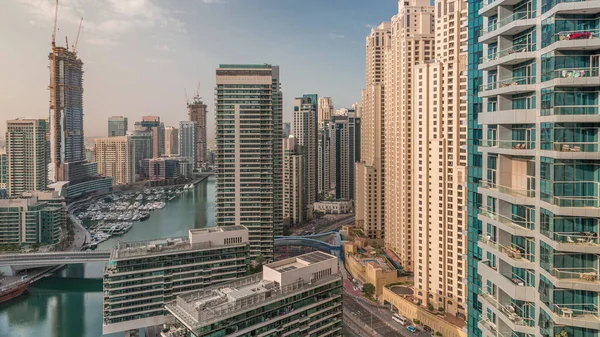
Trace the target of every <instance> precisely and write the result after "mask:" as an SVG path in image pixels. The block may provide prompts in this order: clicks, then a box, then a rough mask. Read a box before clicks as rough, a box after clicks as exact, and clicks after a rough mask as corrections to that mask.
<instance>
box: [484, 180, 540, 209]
mask: <svg viewBox="0 0 600 337" xmlns="http://www.w3.org/2000/svg"><path fill="white" fill-rule="evenodd" d="M479 192H480V193H484V194H487V195H490V196H493V197H496V198H500V199H502V200H505V201H508V202H510V203H511V204H520V205H533V204H534V203H535V201H534V200H533V198H535V190H529V189H526V188H517V187H512V186H502V185H498V184H496V183H495V182H492V181H487V180H482V181H480V182H479Z"/></svg>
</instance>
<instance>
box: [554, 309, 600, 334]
mask: <svg viewBox="0 0 600 337" xmlns="http://www.w3.org/2000/svg"><path fill="white" fill-rule="evenodd" d="M552 316H553V320H554V324H557V325H569V326H577V327H584V328H588V329H596V330H598V328H600V314H599V312H598V306H597V305H596V304H594V303H589V304H588V303H576V304H554V305H553V306H552Z"/></svg>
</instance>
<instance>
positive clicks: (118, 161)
mask: <svg viewBox="0 0 600 337" xmlns="http://www.w3.org/2000/svg"><path fill="white" fill-rule="evenodd" d="M94 152H95V158H96V160H95V162H96V164H98V173H100V174H101V175H103V176H105V177H112V178H113V181H114V183H115V184H116V185H121V184H131V183H134V182H135V144H134V142H133V141H132V140H131V137H129V136H120V137H107V138H96V145H95V151H94Z"/></svg>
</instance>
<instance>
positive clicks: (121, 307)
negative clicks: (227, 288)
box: [102, 226, 249, 334]
mask: <svg viewBox="0 0 600 337" xmlns="http://www.w3.org/2000/svg"><path fill="white" fill-rule="evenodd" d="M248 263H249V261H248V230H247V229H246V228H244V227H243V226H229V227H224V228H221V227H213V228H198V229H190V230H189V233H188V236H187V237H182V238H170V239H159V240H152V241H140V242H119V243H118V245H117V246H116V247H115V248H114V249H113V250H112V252H111V256H110V260H109V262H108V263H107V264H106V267H105V270H104V281H103V285H104V309H103V312H104V324H103V326H102V333H103V334H109V333H115V332H121V331H129V330H133V329H140V328H144V327H149V326H156V325H160V324H162V323H164V322H165V321H166V317H165V315H166V314H168V313H167V312H166V310H165V308H164V305H165V303H167V302H170V301H173V300H175V298H176V296H178V295H180V294H183V293H187V292H190V291H195V290H199V289H202V288H205V287H208V286H210V285H214V284H217V283H221V282H227V281H234V280H237V279H239V278H242V277H245V276H246V274H247V270H248Z"/></svg>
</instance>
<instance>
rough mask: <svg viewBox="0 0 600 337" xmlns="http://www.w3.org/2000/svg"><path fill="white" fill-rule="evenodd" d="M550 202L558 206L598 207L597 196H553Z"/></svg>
mask: <svg viewBox="0 0 600 337" xmlns="http://www.w3.org/2000/svg"><path fill="white" fill-rule="evenodd" d="M552 203H553V204H554V205H556V206H559V207H598V197H597V196H593V195H592V196H580V197H579V196H554V197H552Z"/></svg>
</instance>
